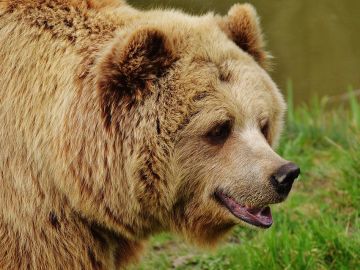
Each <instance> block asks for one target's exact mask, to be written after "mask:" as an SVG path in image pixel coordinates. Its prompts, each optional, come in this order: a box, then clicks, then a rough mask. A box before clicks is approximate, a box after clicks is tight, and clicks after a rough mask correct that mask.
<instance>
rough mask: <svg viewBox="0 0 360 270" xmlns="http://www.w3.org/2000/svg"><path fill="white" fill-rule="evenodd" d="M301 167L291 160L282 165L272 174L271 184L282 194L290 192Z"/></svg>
mask: <svg viewBox="0 0 360 270" xmlns="http://www.w3.org/2000/svg"><path fill="white" fill-rule="evenodd" d="M299 174H300V168H299V167H298V166H297V165H296V164H294V163H292V162H289V163H287V164H285V165H283V166H281V167H280V168H279V169H278V170H277V171H276V172H275V173H274V174H273V175H272V176H271V184H272V185H273V186H274V187H275V189H276V191H277V192H278V193H279V194H280V195H287V194H289V192H290V190H291V187H292V184H293V183H294V180H295V179H296V178H297V177H298V176H299Z"/></svg>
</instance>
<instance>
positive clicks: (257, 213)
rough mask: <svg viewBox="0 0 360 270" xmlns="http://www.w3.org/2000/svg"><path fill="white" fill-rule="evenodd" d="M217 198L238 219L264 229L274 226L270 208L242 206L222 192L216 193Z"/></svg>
mask: <svg viewBox="0 0 360 270" xmlns="http://www.w3.org/2000/svg"><path fill="white" fill-rule="evenodd" d="M216 197H217V198H218V199H219V200H220V202H221V203H222V204H223V205H224V206H225V207H226V208H227V209H229V211H230V212H231V213H232V214H233V215H234V216H236V217H237V218H239V219H241V220H243V221H245V222H247V223H250V224H252V225H254V226H258V227H262V228H269V227H270V226H271V225H272V222H273V221H272V216H271V210H270V207H269V206H266V207H264V208H250V207H247V206H242V205H240V204H238V203H237V202H236V201H235V200H234V199H233V198H231V197H229V196H227V195H225V194H224V193H222V192H216Z"/></svg>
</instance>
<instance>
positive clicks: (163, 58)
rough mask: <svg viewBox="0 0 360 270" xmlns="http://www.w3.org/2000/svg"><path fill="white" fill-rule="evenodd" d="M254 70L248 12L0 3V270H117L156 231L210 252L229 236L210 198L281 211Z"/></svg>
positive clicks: (277, 161) (254, 35) (231, 221)
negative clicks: (224, 132) (212, 136)
mask: <svg viewBox="0 0 360 270" xmlns="http://www.w3.org/2000/svg"><path fill="white" fill-rule="evenodd" d="M238 14H240V15H238ZM240 36H241V37H242V39H241V42H245V43H246V44H244V43H241V42H240V43H239V42H238V41H239V40H240V39H239V37H240ZM265 58H266V54H265V52H264V51H263V48H262V37H261V31H260V28H259V25H258V19H257V15H256V13H255V11H254V9H253V8H252V7H251V6H250V5H236V6H234V7H233V8H232V9H231V10H230V12H229V14H228V15H227V16H225V17H219V16H217V15H216V16H215V15H213V14H211V13H209V14H206V15H204V16H201V17H197V16H190V15H186V14H184V13H182V12H179V11H174V10H167V11H165V10H150V11H147V12H143V11H138V10H136V9H134V8H132V7H130V6H128V5H127V4H126V3H124V2H122V1H117V0H107V1H100V0H89V1H85V0H83V1H82V0H55V1H50V0H42V1H35V0H12V1H4V0H0V123H1V126H0V246H1V248H0V269H118V268H121V267H124V266H125V265H126V264H127V263H129V262H131V261H133V260H135V259H136V258H137V254H138V252H139V251H140V250H141V246H142V243H143V241H144V240H146V238H148V237H149V236H150V235H151V234H154V233H156V232H160V231H173V232H175V233H179V234H182V235H184V236H185V237H186V238H187V239H189V241H193V242H196V243H198V244H200V245H212V244H214V243H216V242H217V241H218V240H219V239H220V238H221V237H222V236H223V235H224V234H225V233H226V232H228V231H229V229H230V228H231V227H233V226H234V225H235V224H238V223H239V220H238V219H237V218H235V217H234V216H233V215H232V214H230V213H229V212H228V211H227V210H226V209H224V208H223V207H221V206H219V204H218V203H217V202H216V200H214V198H213V196H212V195H213V193H214V191H215V189H217V188H219V187H220V188H222V189H224V190H228V191H229V192H230V193H231V194H232V196H234V197H236V198H238V199H239V202H241V203H243V204H249V205H253V206H264V205H267V204H269V203H275V202H279V201H281V200H282V199H283V198H279V197H278V195H277V194H276V193H275V192H274V191H273V189H272V187H271V186H270V184H269V182H268V177H269V175H270V174H271V173H272V172H273V171H274V170H275V169H276V168H277V167H279V166H280V165H281V164H283V163H284V162H285V161H284V160H283V159H281V158H280V157H279V156H278V155H276V154H275V152H274V151H273V150H272V148H271V146H270V145H274V144H275V143H276V141H277V139H278V136H279V133H280V129H281V126H282V116H283V111H284V108H285V104H284V101H283V99H282V97H281V95H280V93H279V91H278V89H277V88H276V86H275V84H274V83H273V82H272V80H271V79H270V77H269V76H268V75H267V73H266V71H264V69H263V68H262V67H261V65H262V64H263V63H264V61H265ZM229 117H230V118H231V119H233V120H234V130H233V132H232V135H231V136H230V138H229V139H228V140H227V141H226V143H225V144H223V145H222V146H214V145H211V144H209V143H208V142H207V141H206V139H205V138H204V134H206V133H207V132H208V130H209V129H210V128H211V127H212V126H214V125H215V124H216V123H219V122H221V121H222V120H226V119H227V118H229ZM264 121H268V122H269V123H270V124H269V132H268V137H267V139H265V138H264V137H263V135H262V134H261V132H260V128H261V125H262V123H263V122H264Z"/></svg>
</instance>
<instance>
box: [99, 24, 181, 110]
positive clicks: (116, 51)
mask: <svg viewBox="0 0 360 270" xmlns="http://www.w3.org/2000/svg"><path fill="white" fill-rule="evenodd" d="M175 61H176V57H175V54H174V50H173V46H172V44H171V42H170V40H169V39H168V37H167V36H166V35H165V34H164V33H163V32H161V31H160V30H157V29H154V28H143V29H138V30H136V31H134V32H133V33H132V34H131V35H130V36H128V37H127V38H125V39H124V38H123V37H121V38H120V37H118V38H116V39H115V41H114V42H113V44H112V45H111V46H109V47H108V49H107V51H105V52H104V53H103V55H102V56H101V57H100V59H99V61H98V63H97V69H96V73H97V75H96V76H97V80H96V83H97V88H98V91H100V96H101V97H102V99H103V100H104V102H105V103H106V107H107V109H106V110H112V108H111V107H112V106H113V104H112V103H113V102H114V101H116V103H118V102H120V101H121V100H123V99H126V100H125V101H126V102H127V104H134V103H135V102H138V101H141V100H143V99H144V97H145V96H147V95H149V94H151V93H152V89H153V88H152V85H153V84H154V83H155V82H156V81H157V80H158V79H159V78H161V77H162V76H163V75H164V74H165V73H166V71H167V70H168V69H169V67H170V66H171V65H172V64H173V63H174V62H175Z"/></svg>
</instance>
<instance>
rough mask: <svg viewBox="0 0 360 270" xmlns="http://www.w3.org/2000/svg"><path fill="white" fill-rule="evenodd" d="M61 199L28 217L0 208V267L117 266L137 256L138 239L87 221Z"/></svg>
mask: <svg viewBox="0 0 360 270" xmlns="http://www.w3.org/2000/svg"><path fill="white" fill-rule="evenodd" d="M63 203H64V205H65V207H62V208H57V207H56V206H55V207H51V208H50V207H46V206H42V208H41V209H40V208H39V209H38V211H37V212H36V213H33V216H32V217H30V216H29V215H28V212H27V213H24V212H19V211H16V212H13V213H10V212H6V211H4V210H3V211H2V212H1V215H0V246H1V247H2V248H1V249H0V258H1V260H0V269H99V270H100V269H118V268H119V267H122V266H124V265H127V264H128V263H130V262H132V261H134V260H137V258H138V254H139V252H140V251H141V250H142V244H141V243H140V242H136V241H131V240H129V239H126V238H125V237H123V236H121V235H119V234H117V233H115V232H113V231H111V230H109V229H107V228H105V227H102V226H100V225H97V224H94V223H90V222H88V221H87V220H85V219H84V218H81V217H80V216H79V215H77V214H76V213H74V212H73V211H71V210H70V209H69V208H68V207H67V205H66V202H65V201H63ZM0 204H1V205H3V203H2V202H1V201H0ZM54 205H56V204H54ZM26 206H27V205H22V208H26ZM14 262H16V263H14Z"/></svg>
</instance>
